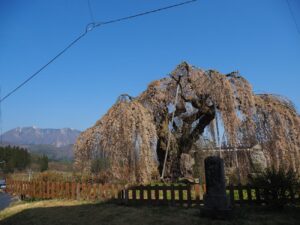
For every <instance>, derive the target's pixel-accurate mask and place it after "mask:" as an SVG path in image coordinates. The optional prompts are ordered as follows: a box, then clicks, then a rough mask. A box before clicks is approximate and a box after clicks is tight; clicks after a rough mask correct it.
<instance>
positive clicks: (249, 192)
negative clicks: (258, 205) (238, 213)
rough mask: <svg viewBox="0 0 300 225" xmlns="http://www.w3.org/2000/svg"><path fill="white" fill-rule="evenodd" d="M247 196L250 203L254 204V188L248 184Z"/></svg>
mask: <svg viewBox="0 0 300 225" xmlns="http://www.w3.org/2000/svg"><path fill="white" fill-rule="evenodd" d="M247 196H248V203H249V204H252V203H253V200H252V186H251V185H250V184H249V183H248V184H247Z"/></svg>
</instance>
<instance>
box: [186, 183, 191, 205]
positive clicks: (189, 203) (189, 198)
mask: <svg viewBox="0 0 300 225" xmlns="http://www.w3.org/2000/svg"><path fill="white" fill-rule="evenodd" d="M191 205H192V196H191V185H188V186H187V206H188V207H191Z"/></svg>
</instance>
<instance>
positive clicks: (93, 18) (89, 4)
mask: <svg viewBox="0 0 300 225" xmlns="http://www.w3.org/2000/svg"><path fill="white" fill-rule="evenodd" d="M87 1H88V7H89V13H90V17H91V20H92V22H95V17H94V14H93V10H92V7H91V2H90V0H87Z"/></svg>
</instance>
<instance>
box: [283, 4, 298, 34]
mask: <svg viewBox="0 0 300 225" xmlns="http://www.w3.org/2000/svg"><path fill="white" fill-rule="evenodd" d="M286 3H287V5H288V8H289V12H290V14H291V17H292V19H293V21H294V23H295V25H296V29H297V31H298V33H299V35H300V26H299V24H298V22H297V19H296V16H295V14H294V11H293V9H292V5H291V3H290V1H289V0H286Z"/></svg>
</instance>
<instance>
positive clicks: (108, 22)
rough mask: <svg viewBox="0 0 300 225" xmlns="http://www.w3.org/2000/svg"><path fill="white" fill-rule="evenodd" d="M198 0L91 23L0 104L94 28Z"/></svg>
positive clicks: (194, 0) (193, 0) (2, 99)
mask: <svg viewBox="0 0 300 225" xmlns="http://www.w3.org/2000/svg"><path fill="white" fill-rule="evenodd" d="M196 1H197V0H190V1H185V2H182V3H178V4H174V5H169V6H166V7H163V8H158V9H154V10H150V11H146V12H142V13H138V14H135V15H131V16H126V17H121V18H118V19H113V20H108V21H105V22H97V23H94V22H92V23H89V24H88V25H87V26H86V29H85V32H84V33H82V34H81V35H79V36H78V37H77V38H76V39H75V40H74V41H72V42H71V43H70V44H69V45H67V47H65V48H64V49H63V50H62V51H60V52H59V53H58V54H57V55H56V56H54V57H53V58H52V59H51V60H50V61H49V62H47V63H46V64H45V65H43V66H42V67H41V68H40V69H38V70H37V71H36V72H35V73H33V74H32V75H31V76H29V77H28V78H27V79H26V80H25V81H23V82H22V83H21V84H19V85H18V86H17V87H16V88H14V89H13V90H12V91H10V92H9V93H8V94H6V95H5V96H4V97H3V98H1V100H0V103H1V102H3V101H4V100H5V99H7V98H8V97H10V96H11V95H12V94H14V93H15V92H16V91H18V90H19V89H20V88H21V87H23V86H24V85H25V84H27V83H28V82H29V81H31V80H32V79H33V78H34V77H36V76H37V75H38V74H39V73H40V72H41V71H42V70H44V69H45V68H46V67H47V66H49V65H50V64H51V63H52V62H54V61H55V60H56V59H57V58H58V57H60V56H61V55H62V54H64V53H65V52H66V51H67V50H68V49H69V48H71V47H72V46H73V45H74V44H75V43H77V42H78V41H79V40H80V39H81V38H83V37H84V36H85V35H86V34H87V33H88V32H89V31H92V30H93V29H94V28H96V27H99V26H102V25H107V24H112V23H117V22H121V21H124V20H129V19H134V18H136V17H140V16H145V15H148V14H151V13H156V12H159V11H163V10H167V9H171V8H175V7H179V6H182V5H186V4H190V3H192V2H196Z"/></svg>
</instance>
